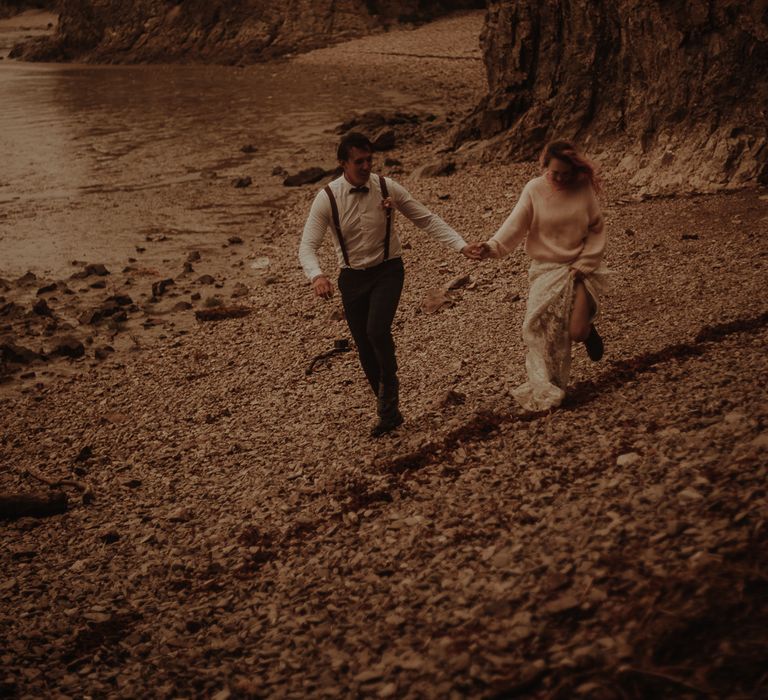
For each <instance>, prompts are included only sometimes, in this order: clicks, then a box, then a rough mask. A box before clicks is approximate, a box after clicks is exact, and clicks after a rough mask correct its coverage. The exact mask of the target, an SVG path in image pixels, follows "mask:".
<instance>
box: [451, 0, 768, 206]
mask: <svg viewBox="0 0 768 700" xmlns="http://www.w3.org/2000/svg"><path fill="white" fill-rule="evenodd" d="M482 43H483V46H484V50H485V63H486V68H487V73H488V82H489V93H488V95H487V97H486V98H485V99H484V100H483V102H482V103H481V104H480V105H479V106H478V108H477V109H476V110H475V113H474V114H473V115H472V116H471V117H470V119H469V120H468V121H467V122H466V123H465V124H464V126H463V128H462V129H461V131H460V133H458V135H457V138H456V145H458V144H460V143H462V142H464V141H466V140H469V139H490V140H491V141H490V146H491V150H494V151H497V152H499V153H500V154H501V155H503V156H505V157H508V158H511V159H527V158H531V157H534V156H535V155H536V154H537V153H538V151H539V149H540V148H541V146H542V145H543V144H544V143H546V141H548V140H550V139H551V138H554V137H565V138H572V139H575V140H577V141H578V142H580V143H581V144H582V145H584V146H585V147H586V150H587V151H588V152H589V153H590V154H592V155H594V156H597V157H598V159H599V160H600V161H601V162H602V163H603V164H604V165H605V166H608V168H610V169H612V170H615V171H616V172H619V173H623V174H625V175H626V176H628V177H629V178H630V179H631V181H632V183H633V184H634V185H636V186H638V187H640V188H643V189H645V190H647V191H648V192H657V193H658V192H667V191H669V192H672V191H681V190H682V191H685V190H696V191H709V190H713V189H720V188H731V187H739V186H742V185H744V184H749V183H754V182H761V183H766V182H768V6H766V3H765V1H764V0H715V1H714V2H712V1H711V0H571V1H570V2H567V1H566V0H496V1H492V2H491V3H490V6H489V8H488V13H487V17H486V23H485V28H484V30H483V37H482Z"/></svg>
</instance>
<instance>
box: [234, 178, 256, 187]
mask: <svg viewBox="0 0 768 700" xmlns="http://www.w3.org/2000/svg"><path fill="white" fill-rule="evenodd" d="M252 183H253V180H252V179H251V177H250V176H249V175H246V176H245V177H237V178H235V179H234V180H232V186H233V187H250V186H251V184H252Z"/></svg>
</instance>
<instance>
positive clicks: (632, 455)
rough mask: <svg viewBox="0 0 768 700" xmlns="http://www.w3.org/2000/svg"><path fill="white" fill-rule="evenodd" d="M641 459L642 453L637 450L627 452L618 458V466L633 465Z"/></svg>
mask: <svg viewBox="0 0 768 700" xmlns="http://www.w3.org/2000/svg"><path fill="white" fill-rule="evenodd" d="M639 461H640V455H639V454H637V452H625V453H624V454H621V455H619V456H618V457H617V458H616V466H617V467H631V466H632V465H633V464H636V463H637V462H639Z"/></svg>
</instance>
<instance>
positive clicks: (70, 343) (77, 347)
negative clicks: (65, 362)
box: [50, 336, 85, 359]
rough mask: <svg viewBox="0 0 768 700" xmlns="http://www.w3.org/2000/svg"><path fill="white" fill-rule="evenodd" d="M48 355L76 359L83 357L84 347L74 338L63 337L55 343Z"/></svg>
mask: <svg viewBox="0 0 768 700" xmlns="http://www.w3.org/2000/svg"><path fill="white" fill-rule="evenodd" d="M50 354H51V355H56V356H59V357H71V358H73V359H76V358H78V357H82V356H83V355H85V347H84V346H83V343H82V342H81V341H80V340H79V339H78V338H75V337H74V336H65V337H64V338H61V339H60V340H59V341H58V342H57V343H56V345H55V346H54V348H53V350H51V352H50Z"/></svg>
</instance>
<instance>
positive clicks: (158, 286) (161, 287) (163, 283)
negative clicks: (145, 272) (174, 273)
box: [152, 277, 176, 297]
mask: <svg viewBox="0 0 768 700" xmlns="http://www.w3.org/2000/svg"><path fill="white" fill-rule="evenodd" d="M174 284H176V282H175V281H174V280H173V279H172V278H170V277H168V278H166V279H164V280H159V281H158V282H153V283H152V296H153V297H161V296H163V294H165V290H166V289H168V287H170V286H172V285H174Z"/></svg>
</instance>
